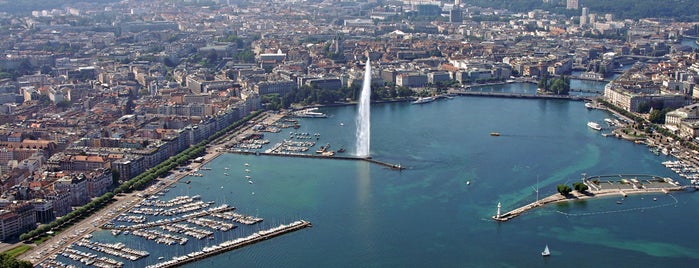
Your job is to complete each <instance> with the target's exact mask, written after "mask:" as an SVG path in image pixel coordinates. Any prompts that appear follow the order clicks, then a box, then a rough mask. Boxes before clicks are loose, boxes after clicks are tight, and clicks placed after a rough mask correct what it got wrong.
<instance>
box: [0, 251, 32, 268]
mask: <svg viewBox="0 0 699 268" xmlns="http://www.w3.org/2000/svg"><path fill="white" fill-rule="evenodd" d="M0 267H2V268H25V267H26V268H31V267H33V266H32V263H31V262H28V261H22V260H17V259H15V257H12V256H10V255H8V254H6V253H2V254H0Z"/></svg>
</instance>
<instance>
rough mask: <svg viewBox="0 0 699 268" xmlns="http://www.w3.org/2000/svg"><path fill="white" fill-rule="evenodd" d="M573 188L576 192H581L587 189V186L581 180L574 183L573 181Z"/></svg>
mask: <svg viewBox="0 0 699 268" xmlns="http://www.w3.org/2000/svg"><path fill="white" fill-rule="evenodd" d="M573 189H575V190H576V191H578V192H581V193H583V192H585V191H587V190H588V189H589V187H588V186H587V185H585V184H584V183H582V182H575V183H573Z"/></svg>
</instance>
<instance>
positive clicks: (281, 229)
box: [146, 220, 312, 268]
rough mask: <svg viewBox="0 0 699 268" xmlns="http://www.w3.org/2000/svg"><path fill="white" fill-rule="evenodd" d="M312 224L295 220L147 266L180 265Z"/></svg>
mask: <svg viewBox="0 0 699 268" xmlns="http://www.w3.org/2000/svg"><path fill="white" fill-rule="evenodd" d="M311 226H312V225H311V223H310V222H308V221H304V220H299V221H295V222H292V223H290V224H282V225H279V226H277V227H274V228H271V229H267V230H263V231H259V232H256V233H254V234H252V235H249V236H246V237H243V238H237V239H234V240H229V241H226V242H223V243H221V244H218V245H215V246H210V247H205V248H204V249H202V250H201V251H196V252H192V253H189V254H187V255H182V256H176V257H173V258H172V260H169V261H165V262H160V263H156V264H153V265H148V266H146V268H169V267H176V266H180V265H183V264H186V263H191V262H195V261H199V260H202V259H205V258H208V257H211V256H214V255H218V254H221V253H225V252H228V251H231V250H234V249H237V248H240V247H244V246H247V245H250V244H254V243H257V242H260V241H263V240H267V239H270V238H273V237H275V236H280V235H283V234H286V233H290V232H294V231H298V230H301V229H304V228H307V227H311Z"/></svg>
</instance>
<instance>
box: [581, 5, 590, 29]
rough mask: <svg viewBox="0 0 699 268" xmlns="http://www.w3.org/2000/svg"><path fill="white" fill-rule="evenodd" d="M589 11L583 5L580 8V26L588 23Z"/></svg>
mask: <svg viewBox="0 0 699 268" xmlns="http://www.w3.org/2000/svg"><path fill="white" fill-rule="evenodd" d="M589 12H590V11H589V10H588V8H586V7H583V8H582V14H580V26H585V25H588V24H590V16H589V14H588V13H589Z"/></svg>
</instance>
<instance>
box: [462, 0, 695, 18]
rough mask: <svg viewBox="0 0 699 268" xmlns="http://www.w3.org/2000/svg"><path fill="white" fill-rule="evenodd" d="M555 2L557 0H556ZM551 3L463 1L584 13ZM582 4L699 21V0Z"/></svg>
mask: <svg viewBox="0 0 699 268" xmlns="http://www.w3.org/2000/svg"><path fill="white" fill-rule="evenodd" d="M553 2H555V1H553ZM558 2H560V4H558V5H551V4H547V3H544V1H543V0H463V3H467V4H472V5H476V6H481V7H494V8H506V9H509V10H511V11H517V12H524V11H530V10H532V9H537V8H538V9H544V10H550V11H556V12H557V13H563V14H566V15H571V16H572V15H580V10H566V9H565V2H566V1H565V0H559V1H558ZM579 4H580V7H581V8H582V7H588V8H589V9H590V13H598V14H605V13H611V14H614V16H615V17H616V18H619V19H641V18H674V19H676V20H681V21H699V12H698V11H699V1H696V0H665V1H658V0H579Z"/></svg>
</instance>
